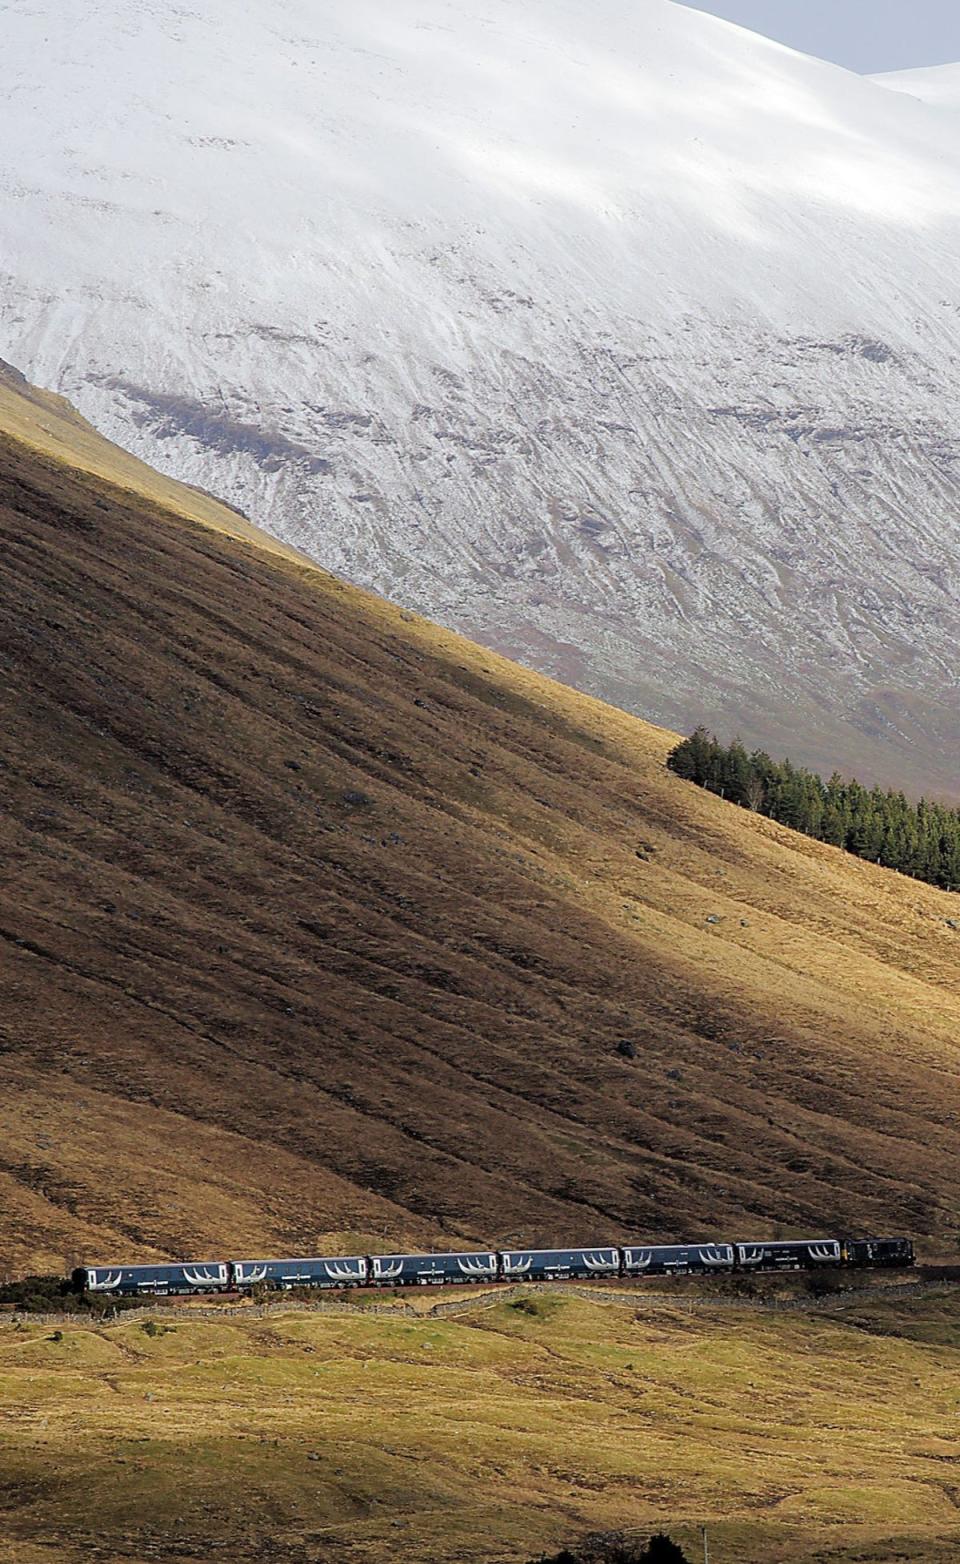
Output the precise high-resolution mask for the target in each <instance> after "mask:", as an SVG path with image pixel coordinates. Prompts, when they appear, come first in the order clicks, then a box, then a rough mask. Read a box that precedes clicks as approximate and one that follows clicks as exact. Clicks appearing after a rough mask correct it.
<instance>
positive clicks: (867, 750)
mask: <svg viewBox="0 0 960 1564" xmlns="http://www.w3.org/2000/svg"><path fill="white" fill-rule="evenodd" d="M0 57H2V60H3V85H4V96H3V107H2V109H0V356H3V357H5V358H7V359H9V360H11V361H12V362H14V363H16V364H18V365H19V367H20V368H22V369H24V370H25V371H26V372H27V373H28V374H29V375H30V376H31V377H32V378H33V379H34V380H39V381H40V382H42V383H43V384H45V385H47V386H49V387H53V388H56V389H58V390H62V391H64V392H66V393H67V394H68V395H69V396H70V397H71V398H72V399H73V400H74V401H75V402H76V403H77V404H78V405H79V406H80V408H81V410H82V411H83V412H84V413H85V414H86V415H87V416H88V417H90V418H91V419H93V420H94V421H96V422H97V423H98V424H99V426H100V427H101V428H102V429H103V430H104V431H105V432H106V433H107V434H109V435H110V436H111V437H112V438H114V439H116V440H119V441H121V442H122V443H124V444H127V445H128V446H130V447H131V448H132V449H134V450H135V451H136V452H137V453H138V454H140V455H143V456H146V457H147V458H149V460H150V461H152V462H154V463H156V464H157V465H159V466H160V467H161V468H163V469H165V470H167V471H169V472H172V473H174V474H176V475H177V476H178V477H181V478H185V479H187V480H190V481H192V482H195V483H200V484H203V485H204V486H206V487H207V488H210V489H213V490H215V491H216V492H218V493H220V494H222V495H224V496H225V497H226V498H227V499H229V500H231V501H232V502H233V503H235V504H238V505H240V506H242V507H243V508H244V509H245V510H247V511H248V512H249V513H250V514H251V515H252V516H253V517H254V518H255V519H256V520H257V521H258V522H259V523H261V524H262V525H263V526H265V527H267V528H268V529H269V530H272V531H274V532H276V533H278V534H281V535H282V536H283V537H284V538H286V539H288V540H289V541H291V542H293V543H296V544H297V545H299V546H300V547H302V548H304V549H306V550H308V551H309V552H310V553H312V554H314V555H315V556H316V557H317V558H318V559H320V560H321V561H322V562H323V563H325V564H327V565H329V566H330V567H332V568H333V569H334V570H337V571H340V572H342V573H343V574H345V575H347V576H349V577H351V578H352V579H354V580H356V581H359V582H363V583H366V584H368V585H370V586H373V587H376V588H378V589H379V590H382V591H383V592H386V593H389V594H390V595H391V596H393V597H395V598H398V599H400V600H402V601H404V602H406V603H408V604H410V605H413V606H416V607H418V608H420V609H423V610H425V611H427V612H429V613H430V614H432V615H434V616H435V617H437V618H439V619H441V620H443V621H446V622H447V623H449V624H451V625H455V626H457V627H459V628H461V629H465V630H466V631H468V632H469V633H471V634H473V635H474V636H476V637H478V638H480V639H486V640H487V641H488V642H490V643H491V644H495V645H496V646H498V647H500V648H502V649H504V650H507V651H510V652H512V653H514V654H515V655H518V656H520V657H521V658H523V659H525V660H527V661H529V662H531V663H533V664H536V665H537V666H539V667H542V668H544V669H545V670H547V671H548V672H551V673H554V674H558V675H559V676H560V677H562V678H565V679H567V680H569V681H570V682H574V683H578V684H580V685H581V686H582V687H584V688H587V689H589V690H592V691H594V692H597V693H602V694H604V695H606V696H608V697H610V698H612V699H614V700H616V701H618V702H619V703H621V704H624V705H627V706H632V707H634V708H636V709H639V710H642V711H643V712H644V713H645V714H646V715H648V716H649V717H651V718H653V719H654V720H657V721H661V722H666V723H670V724H674V725H679V726H681V727H688V726H689V725H690V724H691V723H692V722H693V721H694V720H696V719H700V718H706V719H707V720H708V721H710V722H711V723H713V724H716V725H718V726H719V727H720V728H721V729H723V730H724V731H726V732H730V731H731V730H733V729H735V728H739V729H740V731H741V732H742V734H743V736H744V738H745V739H746V740H748V741H750V742H763V743H765V744H767V745H769V746H770V747H772V748H775V749H776V750H778V751H783V750H785V749H788V750H789V751H790V752H791V753H793V754H794V756H795V757H796V758H802V759H805V760H807V761H811V762H814V763H816V764H819V765H826V766H828V767H829V766H831V765H832V764H833V763H834V762H837V763H840V764H841V765H845V766H848V767H855V768H859V769H860V770H862V771H864V772H866V773H868V774H870V775H872V776H877V777H880V778H882V779H883V780H901V781H903V782H904V783H906V784H908V785H910V786H913V787H920V786H923V787H930V788H934V789H937V790H939V791H948V792H957V791H958V790H960V784H958V781H957V776H956V773H955V771H954V758H955V756H956V754H957V753H958V751H960V702H958V699H957V696H958V687H957V675H956V667H957V647H958V644H960V503H958V501H960V464H958V458H960V379H958V366H960V124H958V120H957V118H956V116H954V115H953V114H951V113H947V112H944V108H943V105H942V103H941V102H939V101H931V102H926V101H923V100H924V98H925V97H926V96H927V94H926V93H924V91H923V90H922V86H923V81H922V78H923V74H924V73H919V75H918V73H911V77H912V85H908V84H907V82H906V80H904V79H881V80H873V81H871V80H865V79H861V78H859V77H857V76H854V75H851V74H849V73H848V72H845V71H842V70H840V69H837V68H835V67H832V66H829V65H825V64H823V63H821V62H818V61H815V60H812V59H809V58H807V57H805V56H801V55H798V54H795V53H793V52H791V51H790V50H787V49H784V48H782V47H780V46H778V45H776V44H773V43H771V42H769V41H767V40H765V39H761V38H758V37H755V36H753V35H752V34H750V33H747V32H744V31H742V30H741V29H738V28H736V27H733V26H731V25H729V24H727V23H725V22H721V21H719V20H717V19H716V18H713V17H709V16H705V15H702V14H700V13H698V12H696V11H692V10H689V9H687V8H686V7H681V6H676V5H673V4H671V3H670V0H319V3H318V0H244V3H243V4H242V5H239V6H238V5H236V4H234V3H232V0H177V3H174V0H6V4H5V5H4V6H3V7H2V8H0ZM934 74H935V73H931V80H932V79H933V75H934ZM891 86H893V87H895V88H897V89H898V90H895V91H891V90H890V88H891ZM930 96H931V98H933V97H934V96H935V94H934V93H933V92H931V94H930Z"/></svg>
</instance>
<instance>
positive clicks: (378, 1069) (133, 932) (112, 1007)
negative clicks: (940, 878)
mask: <svg viewBox="0 0 960 1564" xmlns="http://www.w3.org/2000/svg"><path fill="white" fill-rule="evenodd" d="M18 397H19V400H18ZM11 402H12V403H14V404H16V405H17V406H18V407H19V408H20V412H19V415H18V416H19V418H20V423H19V424H18V423H17V421H16V420H15V419H14V418H13V416H12V415H11V414H10V413H9V411H8V412H6V413H3V414H2V418H3V419H5V420H6V427H7V428H8V429H9V430H13V431H15V432H16V433H17V435H18V437H19V438H17V439H14V438H13V437H12V436H10V435H8V436H6V437H4V438H3V442H2V449H0V534H2V543H0V664H2V668H3V678H2V681H0V722H2V727H3V733H4V742H3V751H2V769H0V795H2V806H3V807H2V814H0V1210H2V1212H3V1218H2V1222H0V1266H2V1268H3V1269H5V1270H7V1271H8V1272H20V1271H23V1270H25V1269H26V1268H28V1267H42V1268H60V1267H61V1266H63V1265H65V1264H73V1263H74V1262H75V1261H77V1260H78V1259H80V1258H88V1259H97V1258H101V1259H109V1258H113V1257H115V1256H117V1257H119V1256H123V1257H127V1256H129V1257H131V1258H133V1257H138V1256H139V1257H144V1258H146V1257H149V1256H151V1255H154V1254H172V1255H191V1256H193V1257H195V1258H203V1257H206V1256H207V1255H216V1256H219V1255H225V1254H227V1255H228V1254H240V1253H242V1252H243V1251H247V1252H251V1251H252V1252H263V1251H270V1250H274V1251H280V1252H291V1251H296V1250H298V1249H314V1248H315V1247H317V1246H319V1245H325V1244H330V1245H333V1244H336V1245H338V1246H339V1245H341V1244H342V1245H344V1246H349V1247H353V1245H354V1244H367V1243H370V1244H374V1243H377V1244H379V1243H390V1244H392V1243H395V1242H406V1243H432V1242H434V1241H444V1242H451V1243H452V1242H455V1241H458V1240H460V1239H467V1240H473V1239H482V1240H483V1241H485V1242H488V1241H489V1242H492V1241H497V1242H501V1243H506V1242H508V1241H511V1240H522V1241H525V1242H526V1241H534V1240H544V1241H549V1240H561V1239H564V1240H567V1239H569V1240H572V1241H575V1240H582V1241H595V1240H596V1239H597V1238H598V1237H604V1238H607V1237H609V1238H611V1239H612V1238H615V1237H617V1236H618V1235H628V1234H650V1235H660V1236H663V1237H667V1236H679V1235H683V1234H688V1235H690V1236H697V1235H701V1234H719V1235H720V1236H723V1235H725V1234H727V1233H728V1232H730V1231H731V1230H732V1231H733V1234H734V1236H737V1235H742V1236H748V1237H749V1236H752V1235H753V1234H757V1233H760V1232H770V1231H772V1230H774V1229H775V1228H778V1227H779V1228H780V1229H782V1230H783V1231H785V1232H790V1231H796V1230H797V1229H800V1228H805V1227H810V1226H814V1227H818V1228H821V1227H822V1228H836V1227H839V1226H846V1225H847V1224H848V1223H849V1224H853V1225H856V1226H859V1227H865V1228H872V1229H877V1228H884V1229H886V1228H892V1229H900V1230H905V1231H908V1232H912V1233H915V1234H918V1235H928V1237H929V1240H930V1242H929V1245H928V1247H929V1249H930V1250H931V1251H933V1250H936V1249H946V1248H950V1249H952V1248H953V1247H955V1230H956V1224H957V1211H958V1209H960V1167H958V1163H957V1159H956V1145H957V1128H958V1104H960V1094H958V1084H960V1083H958V1075H960V1047H958V1041H957V1040H958V1038H960V961H958V957H960V929H958V928H956V927H952V926H951V923H960V898H957V897H951V896H949V895H947V894H945V893H938V892H936V891H934V890H932V889H929V888H927V887H924V886H920V885H918V884H916V883H913V882H911V881H907V880H903V879H900V878H898V877H897V876H896V875H894V874H891V873H888V872H886V871H882V870H879V869H875V868H873V867H871V866H868V865H864V864H862V863H858V862H855V861H852V860H851V859H849V858H846V857H844V856H842V855H841V854H840V853H838V852H837V851H835V850H833V849H830V848H825V847H822V846H820V845H818V844H816V843H813V842H810V841H808V840H805V839H804V838H802V837H799V836H795V835H794V834H792V833H791V832H789V831H788V830H785V829H784V828H782V827H779V826H777V825H774V824H772V823H770V822H767V821H763V820H759V819H757V818H755V817H751V816H750V815H748V814H746V813H745V812H744V811H742V810H739V809H736V808H734V807H732V806H727V805H725V804H723V803H722V802H721V801H720V800H718V799H716V798H714V797H711V796H708V795H706V794H704V793H701V792H700V791H699V790H697V789H695V788H693V787H691V786H689V785H687V784H684V783H683V782H681V781H679V780H678V779H677V778H676V777H673V776H671V775H670V774H669V773H668V772H667V771H666V769H665V767H664V759H665V756H666V753H667V750H668V748H669V746H670V743H671V736H670V735H668V734H666V733H663V732H661V731H659V730H657V729H654V728H651V727H648V726H646V725H645V724H643V723H642V722H638V721H636V720H634V719H631V718H628V717H626V716H625V715H623V714H622V713H619V712H617V711H614V710H611V709H609V708H606V707H604V706H602V705H601V704H599V703H597V702H594V701H591V700H589V699H587V698H585V697H582V696H579V695H577V694H574V693H573V692H571V691H569V690H566V689H563V688H561V687H559V686H557V685H553V684H551V683H549V682H548V681H546V680H544V679H542V678H540V677H537V676H535V675H533V674H531V673H528V672H525V671H524V670H522V669H520V668H518V667H516V666H514V665H511V664H509V663H507V662H505V661H503V660H501V659H498V658H496V657H494V656H493V655H492V654H490V653H488V652H485V651H482V650H480V649H479V648H477V647H475V646H472V645H470V644H469V643H467V642H464V641H462V640H460V639H458V638H457V637H455V636H453V635H451V634H447V633H444V632H442V631H440V630H438V629H436V628H434V627H433V626H430V625H428V624H426V623H424V622H422V621H419V620H417V619H416V618H414V617H413V616H411V615H410V614H407V613H404V612H400V611H399V610H396V609H394V608H392V607H390V606H389V605H388V604H386V603H383V602H381V601H379V600H376V599H373V598H370V597H367V596H364V595H363V594H361V593H359V592H357V591H355V590H353V589H351V588H349V587H347V586H345V585H343V584H341V583H339V582H337V581H335V580H333V579H331V578H329V577H327V576H326V575H324V574H323V573H322V572H320V571H318V570H315V569H313V568H310V567H307V566H306V565H301V564H298V563H297V562H295V561H293V560H286V559H284V558H282V557H280V556H279V555H277V554H269V553H267V552H264V551H263V550H262V549H260V548H259V547H257V546H255V545H254V544H253V543H251V542H249V541H245V540H244V539H243V538H242V537H234V536H230V535H229V532H230V529H231V528H232V527H234V525H236V528H237V530H238V531H242V530H243V525H242V522H241V518H234V519H233V520H231V517H232V513H230V512H228V511H223V510H222V509H219V508H217V518H216V521H215V523H214V524H213V525H211V526H202V525H198V524H197V520H196V519H195V520H190V519H188V518H187V516H186V514H184V512H183V507H182V506H181V510H180V512H179V513H176V512H174V511H170V510H161V509H160V508H159V507H158V506H157V505H156V503H155V502H154V500H153V499H150V498H147V497H146V496H145V495H143V494H135V493H133V492H131V491H130V490H129V488H128V489H127V490H126V491H120V490H118V489H115V488H112V487H110V485H109V484H108V483H107V482H106V481H105V479H104V477H103V476H102V474H103V473H104V472H107V471H110V470H111V467H110V464H111V463H112V462H114V461H115V458H114V457H113V456H112V455H110V454H109V453H110V452H112V450H113V448H112V447H109V448H107V449H106V453H104V451H102V450H100V448H99V447H98V451H99V455H97V453H96V452H95V453H94V454H93V455H91V454H90V450H89V447H84V450H83V451H81V452H80V454H78V455H77V457H76V460H77V462H78V463H80V464H81V465H82V466H83V467H84V469H85V471H84V472H77V471H72V470H69V469H68V468H67V467H65V466H64V465H62V463H61V461H59V460H56V459H54V457H53V456H52V455H51V454H50V452H49V451H48V452H46V453H44V452H42V451H41V450H39V449H38V445H39V443H40V442H39V440H38V439H37V438H35V437H34V436H32V435H30V429H29V427H25V425H26V426H29V425H30V420H31V419H33V420H34V424H35V422H36V417H37V414H36V409H35V404H33V403H30V401H29V398H27V399H26V400H24V397H23V396H21V395H20V394H19V393H17V392H16V390H15V388H12V386H11V384H8V385H7V390H6V401H5V402H4V404H3V405H4V407H7V408H9V405H10V404H11ZM0 411H2V410H0ZM41 416H44V417H45V416H46V415H45V414H42V415H41ZM69 422H70V420H69V418H68V417H66V415H65V422H64V423H63V424H62V425H61V426H59V427H60V429H61V433H63V431H64V430H65V429H66V433H65V434H64V436H63V442H62V445H61V446H60V447H58V448H59V449H60V450H61V454H62V453H63V451H64V450H66V451H68V452H69V440H70V438H71V436H70V432H69V428H68V427H67V426H68V425H69ZM84 427H85V428H86V426H84ZM25 434H26V435H28V436H30V443H29V444H25V443H23V438H22V437H23V436H24V435H25ZM34 435H35V430H34ZM84 440H93V441H94V443H95V437H94V436H93V435H92V432H88V433H87V434H85V435H84ZM98 463H99V465H98ZM114 475H115V476H116V475H118V474H116V473H115V474H114ZM185 492H186V493H187V495H189V494H190V492H191V491H185ZM209 503H210V504H213V502H209ZM185 504H186V501H184V505H185ZM198 519H201V518H198ZM221 528H222V529H223V530H221ZM624 1048H626V1049H627V1052H628V1053H632V1055H633V1057H625V1056H624V1054H623V1053H622V1051H621V1050H622V1049H624Z"/></svg>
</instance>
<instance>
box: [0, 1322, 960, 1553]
mask: <svg viewBox="0 0 960 1564" xmlns="http://www.w3.org/2000/svg"><path fill="white" fill-rule="evenodd" d="M534 1309H535V1312H534V1313H532V1314H530V1313H526V1312H524V1311H522V1310H518V1309H516V1308H512V1307H511V1306H510V1305H509V1304H507V1303H504V1302H498V1303H496V1304H495V1305H494V1306H493V1307H490V1308H485V1309H477V1310H476V1311H475V1312H474V1313H472V1314H471V1315H469V1316H467V1317H457V1318H456V1319H452V1318H449V1317H448V1318H444V1319H432V1318H429V1319H428V1318H423V1319H418V1320H410V1319H397V1320H390V1319H381V1318H362V1317H356V1316H348V1317H330V1316H324V1315H322V1314H320V1315H318V1314H302V1313H300V1314H290V1313H286V1314H285V1313H284V1312H283V1311H282V1309H278V1311H277V1313H276V1314H271V1315H270V1316H269V1317H268V1318H266V1319H249V1320H248V1319H230V1320H212V1321H211V1320H197V1319H190V1318H188V1317H183V1318H179V1319H177V1321H176V1323H175V1326H174V1328H172V1329H171V1328H170V1326H169V1323H168V1322H167V1321H164V1322H163V1324H162V1325H161V1327H160V1334H158V1335H156V1336H154V1337H150V1336H149V1335H147V1334H146V1333H145V1331H144V1329H143V1322H142V1321H140V1320H136V1319H132V1318H129V1317H128V1318H126V1319H122V1320H121V1321H119V1322H117V1323H114V1324H109V1325H106V1326H103V1327H99V1328H94V1327H91V1326H83V1325H73V1324H68V1325H65V1326H64V1327H63V1335H62V1339H61V1340H57V1339H54V1333H53V1332H52V1331H51V1330H50V1327H49V1326H39V1325H32V1324H27V1325H25V1326H23V1327H22V1328H19V1329H18V1328H15V1327H14V1326H13V1325H12V1324H5V1325H4V1324H0V1428H2V1433H3V1463H2V1471H0V1506H2V1509H0V1514H2V1515H3V1522H2V1523H0V1539H2V1540H0V1560H2V1561H3V1564H35V1561H42V1564H52V1560H53V1559H57V1560H58V1561H59V1560H64V1561H73V1560H75V1559H76V1560H79V1559H86V1558H88V1557H90V1556H91V1555H92V1553H93V1552H95V1556H96V1557H97V1558H98V1559H104V1560H114V1559H117V1560H119V1559H121V1558H123V1559H147V1558H152V1559H165V1558H168V1557H169V1558H171V1559H172V1558H174V1557H177V1558H180V1557H185V1556H186V1557H197V1558H207V1557H218V1558H219V1557H229V1558H230V1559H232V1560H237V1561H238V1564H246V1561H248V1560H250V1561H253V1560H260V1559H266V1558H278V1559H282V1560H287V1559H290V1560H299V1561H305V1564H306V1561H312V1560H315V1559H316V1560H319V1559H326V1558H330V1557H341V1558H344V1559H346V1560H351V1561H352V1560H355V1559H356V1560H363V1561H365V1564H366V1561H370V1564H379V1561H381V1560H387V1559H388V1558H393V1557H395V1556H396V1555H397V1553H398V1552H400V1553H402V1554H403V1556H404V1557H405V1558H407V1559H410V1560H412V1561H420V1560H422V1561H424V1564H427V1561H428V1560H429V1561H434V1560H436V1561H441V1560H446V1559H460V1560H477V1561H478V1564H480V1561H492V1560H498V1559H521V1560H522V1559H524V1558H527V1557H532V1556H534V1555H536V1554H537V1553H539V1552H540V1551H541V1550H542V1549H544V1548H554V1547H557V1546H559V1545H561V1544H563V1543H565V1542H570V1541H572V1540H574V1539H576V1538H577V1537H578V1536H579V1535H580V1534H581V1533H582V1532H583V1531H584V1530H587V1529H593V1528H602V1529H606V1528H614V1527H617V1528H620V1527H637V1528H641V1529H647V1528H657V1527H660V1526H665V1527H667V1528H668V1529H669V1530H670V1531H671V1532H672V1533H673V1534H674V1535H675V1536H677V1537H679V1538H681V1539H682V1540H684V1541H686V1542H688V1543H692V1542H693V1540H694V1538H695V1536H696V1527H697V1525H698V1524H699V1523H700V1522H707V1523H708V1524H709V1527H710V1532H711V1535H712V1538H713V1550H714V1558H715V1559H716V1561H717V1564H722V1561H723V1564H725V1561H730V1564H747V1561H748V1560H749V1561H751V1564H765V1561H767V1560H769V1561H774V1560H784V1561H795V1564H799V1561H812V1560H813V1559H815V1558H816V1559H826V1558H831V1559H832V1558H838V1559H839V1558H844V1559H847V1558H849V1559H854V1558H856V1559H862V1560H868V1559H869V1560H877V1561H879V1560H888V1559H889V1560H892V1559H894V1558H906V1559H924V1560H927V1561H930V1564H932V1561H934V1560H937V1561H941V1560H942V1561H946V1560H947V1559H952V1558H953V1557H954V1556H955V1550H956V1549H957V1548H958V1547H960V1510H958V1499H957V1470H958V1467H957V1463H958V1460H960V1425H958V1410H960V1377H958V1370H960V1309H958V1302H957V1297H956V1295H955V1294H954V1295H953V1296H951V1297H941V1298H938V1299H935V1300H932V1301H929V1300H928V1301H920V1300H916V1301H913V1302H906V1301H904V1300H903V1299H898V1300H896V1301H895V1302H894V1301H886V1302H883V1301H881V1302H879V1303H877V1304H876V1305H875V1306H870V1307H867V1306H865V1307H864V1309H863V1310H862V1311H861V1313H860V1314H858V1315H856V1316H855V1317H852V1318H851V1317H847V1316H846V1315H843V1316H837V1317H827V1316H825V1315H819V1316H818V1315H816V1314H800V1313H797V1314H783V1313H779V1314H778V1313H767V1312H762V1311H750V1310H747V1311H742V1310H729V1309H728V1310H726V1311H722V1310H719V1309H714V1310H711V1309H709V1308H704V1309H703V1310H702V1311H700V1312H697V1313H688V1312H683V1311H680V1310H673V1309H670V1308H656V1309H655V1308H653V1307H651V1306H646V1307H644V1305H643V1304H642V1303H641V1304H640V1305H639V1307H638V1308H637V1310H636V1311H635V1310H633V1309H630V1308H620V1307H611V1306H609V1305H607V1306H602V1307H601V1306H598V1305H593V1304H590V1303H587V1302H586V1301H583V1300H581V1299H577V1298H571V1297H569V1296H567V1297H564V1298H553V1297H548V1298H543V1297H537V1299H536V1301H535V1304H534ZM880 1315H884V1316H885V1323H884V1322H881V1321H880V1319H879V1318H878V1316H880Z"/></svg>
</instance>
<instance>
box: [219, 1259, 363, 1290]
mask: <svg viewBox="0 0 960 1564" xmlns="http://www.w3.org/2000/svg"><path fill="white" fill-rule="evenodd" d="M230 1271H231V1280H232V1281H233V1285H234V1287H236V1288H237V1290H238V1291H240V1292H243V1291H249V1289H250V1288H252V1287H266V1288H269V1289H271V1290H272V1291H287V1290H289V1289H290V1288H291V1287H362V1286H363V1285H364V1284H365V1282H366V1280H367V1275H368V1265H367V1259H366V1256H365V1255H347V1256H345V1257H341V1256H326V1257H324V1256H321V1257H320V1258H318V1259H314V1260H231V1262H230Z"/></svg>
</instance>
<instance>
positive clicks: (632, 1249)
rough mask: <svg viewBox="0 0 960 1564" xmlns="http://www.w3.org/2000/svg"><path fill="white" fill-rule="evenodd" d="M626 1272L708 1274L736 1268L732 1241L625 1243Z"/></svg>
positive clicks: (650, 1274) (627, 1274)
mask: <svg viewBox="0 0 960 1564" xmlns="http://www.w3.org/2000/svg"><path fill="white" fill-rule="evenodd" d="M621 1253H622V1254H623V1274H624V1276H683V1275H692V1274H700V1275H708V1274H710V1273H711V1272H719V1271H732V1270H733V1263H734V1262H733V1245H732V1244H634V1245H624V1247H623V1249H622V1251H621Z"/></svg>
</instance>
